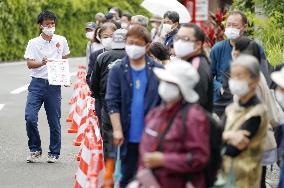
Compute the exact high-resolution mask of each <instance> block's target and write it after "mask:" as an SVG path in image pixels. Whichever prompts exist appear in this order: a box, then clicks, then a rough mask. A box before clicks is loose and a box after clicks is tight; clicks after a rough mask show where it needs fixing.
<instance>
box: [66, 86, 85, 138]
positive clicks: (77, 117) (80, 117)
mask: <svg viewBox="0 0 284 188" xmlns="http://www.w3.org/2000/svg"><path fill="white" fill-rule="evenodd" d="M88 95H89V93H88V94H87V95H86V94H85V93H84V92H83V91H80V94H79V98H78V101H77V103H76V107H75V111H74V114H73V120H72V123H71V126H70V127H69V129H68V133H77V132H78V128H79V126H80V125H82V124H84V123H86V120H87V115H88V111H87V105H86V104H87V102H86V97H87V96H88Z"/></svg>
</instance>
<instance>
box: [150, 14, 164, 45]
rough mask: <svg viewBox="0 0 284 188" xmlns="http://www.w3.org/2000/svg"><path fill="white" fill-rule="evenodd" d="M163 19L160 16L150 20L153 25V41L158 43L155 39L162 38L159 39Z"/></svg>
mask: <svg viewBox="0 0 284 188" xmlns="http://www.w3.org/2000/svg"><path fill="white" fill-rule="evenodd" d="M162 19H163V18H162V17H160V16H158V15H154V16H153V17H152V18H151V19H150V23H151V27H152V29H151V39H152V41H157V40H158V39H155V38H160V37H159V31H160V26H161V23H162Z"/></svg>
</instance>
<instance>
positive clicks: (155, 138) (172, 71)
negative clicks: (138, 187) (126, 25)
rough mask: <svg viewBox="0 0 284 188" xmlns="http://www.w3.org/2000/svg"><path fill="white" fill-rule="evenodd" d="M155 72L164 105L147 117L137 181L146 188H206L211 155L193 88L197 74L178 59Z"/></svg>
mask: <svg viewBox="0 0 284 188" xmlns="http://www.w3.org/2000/svg"><path fill="white" fill-rule="evenodd" d="M154 72H155V74H156V75H157V77H158V78H159V79H160V80H161V82H160V85H159V88H158V92H159V95H160V96H161V98H162V100H163V104H162V105H160V106H159V107H157V108H155V109H153V110H152V111H150V112H149V113H148V115H147V116H146V120H145V121H146V122H145V123H146V127H145V129H144V133H143V137H142V141H141V145H140V150H139V153H140V163H139V164H140V165H139V171H138V175H137V177H138V180H139V181H140V183H141V184H143V185H144V186H145V187H149V186H153V185H155V184H159V185H160V187H162V188H173V187H178V188H185V187H186V184H192V186H193V187H195V188H205V187H206V186H205V178H204V174H203V171H202V170H203V169H204V167H205V165H206V164H207V162H208V159H209V155H210V151H209V125H208V120H207V117H206V115H205V114H204V112H203V109H202V107H201V106H200V105H198V104H197V101H198V98H199V97H198V94H197V93H196V92H195V91H194V89H193V88H194V86H195V85H196V84H197V82H198V80H199V75H198V73H197V71H196V70H195V69H194V68H193V67H192V66H191V64H189V63H187V62H184V61H181V60H180V61H179V62H175V63H170V64H167V65H166V66H165V69H158V68H157V69H154ZM145 180H146V181H145ZM154 182H155V183H154Z"/></svg>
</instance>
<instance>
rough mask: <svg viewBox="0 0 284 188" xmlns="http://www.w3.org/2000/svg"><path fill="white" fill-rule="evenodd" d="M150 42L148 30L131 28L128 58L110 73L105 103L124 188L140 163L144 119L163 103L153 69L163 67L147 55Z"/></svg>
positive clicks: (127, 42)
mask: <svg viewBox="0 0 284 188" xmlns="http://www.w3.org/2000/svg"><path fill="white" fill-rule="evenodd" d="M150 42H151V38H150V34H149V32H148V31H147V29H146V28H145V27H143V26H140V25H134V26H132V27H131V28H130V29H129V31H128V32H127V34H126V45H125V51H126V54H127V56H126V57H124V58H123V59H121V60H120V61H118V62H116V63H115V64H114V65H113V66H112V67H111V69H110V71H109V73H108V80H107V92H106V97H105V100H106V102H107V110H108V113H109V114H110V119H111V124H112V128H113V143H114V145H115V146H118V145H121V160H122V174H123V177H122V180H121V187H125V186H126V185H127V184H128V182H129V181H130V180H131V179H132V178H133V176H134V174H135V173H136V170H137V164H138V147H139V143H140V140H141V136H142V131H143V129H144V116H145V115H146V114H147V113H148V112H149V110H150V109H152V108H154V107H155V106H157V105H158V104H159V103H160V97H159V96H158V79H157V78H156V76H155V75H154V73H153V68H154V67H162V65H160V64H158V63H156V62H154V61H153V60H152V59H151V58H150V57H149V56H147V55H146V51H147V48H148V46H149V44H150Z"/></svg>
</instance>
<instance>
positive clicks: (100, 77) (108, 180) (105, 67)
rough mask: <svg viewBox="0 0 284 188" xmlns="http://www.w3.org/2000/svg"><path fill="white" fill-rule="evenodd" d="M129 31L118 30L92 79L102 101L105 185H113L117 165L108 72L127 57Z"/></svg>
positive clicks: (102, 55) (95, 67)
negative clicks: (109, 112)
mask: <svg viewBox="0 0 284 188" xmlns="http://www.w3.org/2000/svg"><path fill="white" fill-rule="evenodd" d="M126 33H127V30H125V29H118V30H116V31H115V32H114V33H113V35H112V44H111V48H112V49H111V50H109V51H105V52H104V53H102V54H100V55H99V56H98V58H97V61H96V62H95V65H94V71H93V74H92V78H91V88H90V89H91V91H92V95H93V96H94V97H95V99H96V100H99V101H102V110H101V122H102V126H101V132H102V137H103V143H104V144H103V145H104V159H105V161H106V171H105V175H104V185H105V187H106V186H111V185H112V184H113V181H112V180H113V178H112V174H113V170H114V165H115V153H114V148H113V144H112V140H113V139H112V133H113V132H112V126H111V122H110V119H109V115H108V110H107V106H106V101H105V94H106V85H107V76H108V72H109V70H110V69H111V67H112V66H114V65H115V64H116V63H117V62H119V60H121V59H122V58H123V57H125V56H126V53H125V37H126Z"/></svg>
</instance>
